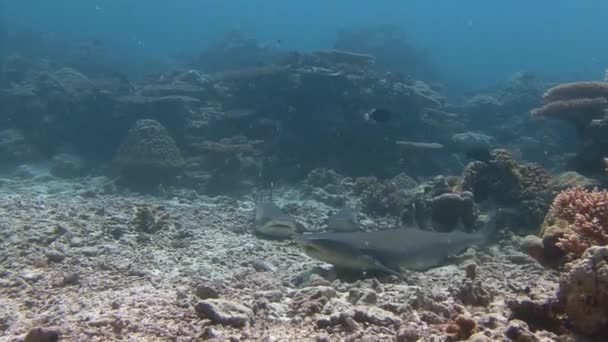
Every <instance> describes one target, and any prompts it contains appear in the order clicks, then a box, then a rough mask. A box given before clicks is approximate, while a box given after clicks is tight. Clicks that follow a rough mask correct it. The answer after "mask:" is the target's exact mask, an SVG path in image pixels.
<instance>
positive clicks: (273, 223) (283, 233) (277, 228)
mask: <svg viewBox="0 0 608 342" xmlns="http://www.w3.org/2000/svg"><path fill="white" fill-rule="evenodd" d="M300 231H301V227H300V226H299V225H298V224H297V223H296V222H295V221H294V220H289V219H270V220H268V221H266V222H264V223H262V224H260V225H258V226H256V232H257V233H259V234H262V235H266V236H272V237H277V238H288V237H291V236H293V235H295V234H297V233H298V232H300Z"/></svg>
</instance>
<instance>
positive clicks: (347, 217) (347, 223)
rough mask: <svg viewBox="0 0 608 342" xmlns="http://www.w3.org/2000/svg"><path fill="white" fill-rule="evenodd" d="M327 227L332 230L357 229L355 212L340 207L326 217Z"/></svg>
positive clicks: (349, 230) (346, 230)
mask: <svg viewBox="0 0 608 342" xmlns="http://www.w3.org/2000/svg"><path fill="white" fill-rule="evenodd" d="M327 229H328V230H331V231H334V232H352V231H356V230H358V229H359V222H358V220H357V212H356V211H355V210H353V209H350V208H342V209H340V210H338V211H337V212H336V213H335V214H333V215H332V216H330V217H329V218H328V219H327Z"/></svg>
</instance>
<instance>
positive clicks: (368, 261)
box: [361, 254, 403, 278]
mask: <svg viewBox="0 0 608 342" xmlns="http://www.w3.org/2000/svg"><path fill="white" fill-rule="evenodd" d="M361 258H362V259H363V260H365V263H366V264H368V265H371V266H373V267H374V268H375V269H377V270H380V271H383V272H386V273H389V274H392V275H394V276H397V277H399V278H401V277H402V276H403V274H402V273H401V272H400V270H394V269H392V268H390V267H388V266H386V265H385V264H384V263H382V262H381V261H380V260H378V259H377V258H375V257H373V256H371V255H369V254H364V255H362V256H361Z"/></svg>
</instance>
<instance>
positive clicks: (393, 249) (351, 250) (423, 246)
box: [297, 214, 497, 277]
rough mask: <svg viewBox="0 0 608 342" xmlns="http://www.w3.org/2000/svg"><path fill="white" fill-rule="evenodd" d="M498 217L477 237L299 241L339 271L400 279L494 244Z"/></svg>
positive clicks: (316, 237)
mask: <svg viewBox="0 0 608 342" xmlns="http://www.w3.org/2000/svg"><path fill="white" fill-rule="evenodd" d="M495 216H496V214H494V215H493V217H491V218H490V220H489V222H488V223H487V224H486V225H485V227H484V228H483V229H481V230H480V231H478V232H475V233H467V232H462V231H454V232H449V233H442V232H436V231H427V230H420V229H418V228H417V227H415V228H414V227H410V228H399V229H393V230H385V231H373V232H352V233H308V234H302V235H300V236H299V237H298V239H297V241H298V242H299V243H300V244H301V245H302V246H303V248H304V252H305V253H306V254H307V255H308V256H310V257H312V258H314V259H317V260H320V261H324V262H326V263H329V264H332V265H334V266H336V267H340V268H346V269H354V270H360V271H376V270H379V271H383V272H386V273H390V274H393V275H396V276H399V277H401V275H402V271H403V270H404V269H408V270H414V271H423V270H427V269H430V268H433V267H437V266H440V265H442V264H444V263H445V262H446V261H447V260H448V259H449V258H450V257H454V256H456V255H458V254H461V253H462V252H464V251H466V249H467V248H469V247H472V246H479V247H482V246H485V245H487V244H488V243H489V242H491V240H492V237H493V235H494V233H495V230H496V226H497V224H496V222H495V221H496V220H495Z"/></svg>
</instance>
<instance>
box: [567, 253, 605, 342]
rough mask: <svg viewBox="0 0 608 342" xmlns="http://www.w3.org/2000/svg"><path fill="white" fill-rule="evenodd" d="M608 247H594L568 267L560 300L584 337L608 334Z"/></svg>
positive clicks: (575, 326)
mask: <svg viewBox="0 0 608 342" xmlns="http://www.w3.org/2000/svg"><path fill="white" fill-rule="evenodd" d="M607 260H608V247H606V246H602V247H600V246H594V247H591V248H589V249H587V250H586V251H585V253H584V254H583V255H582V257H581V258H580V259H578V260H576V261H574V262H572V263H570V264H568V265H567V266H566V268H567V270H566V271H565V272H564V273H563V274H562V276H561V279H560V286H559V291H558V293H557V297H558V300H559V302H560V304H561V305H562V306H563V308H564V311H565V313H566V315H567V316H568V319H569V320H570V322H571V323H572V325H573V327H574V328H575V329H576V331H578V332H580V333H582V334H584V335H597V336H599V335H600V334H604V335H603V336H604V337H605V336H606V335H605V334H606V332H607V331H608V262H607Z"/></svg>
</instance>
